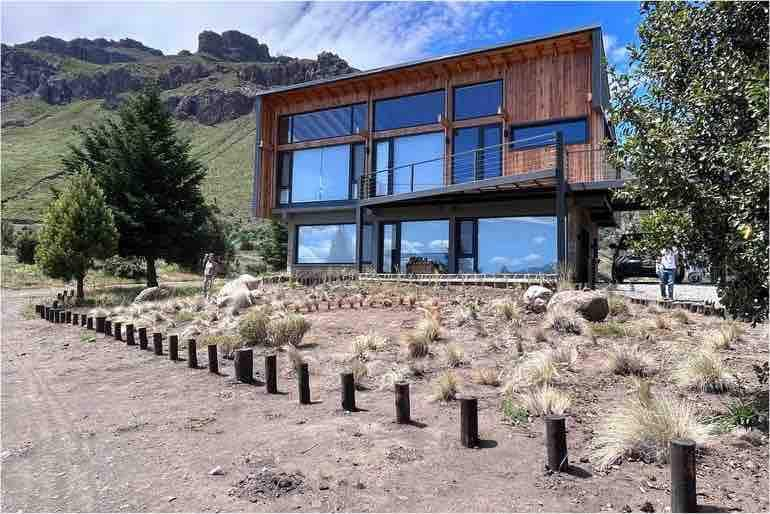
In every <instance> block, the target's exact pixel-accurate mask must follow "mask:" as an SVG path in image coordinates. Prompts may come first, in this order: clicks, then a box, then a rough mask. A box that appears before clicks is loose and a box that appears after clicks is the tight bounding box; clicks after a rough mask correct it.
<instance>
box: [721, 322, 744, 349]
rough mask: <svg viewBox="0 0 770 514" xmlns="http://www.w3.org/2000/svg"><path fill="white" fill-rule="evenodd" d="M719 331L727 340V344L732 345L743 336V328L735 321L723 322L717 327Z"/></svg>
mask: <svg viewBox="0 0 770 514" xmlns="http://www.w3.org/2000/svg"><path fill="white" fill-rule="evenodd" d="M719 331H720V332H721V333H722V335H723V336H724V338H725V339H726V340H727V344H728V345H729V344H730V343H734V342H735V341H737V340H738V339H740V338H741V336H742V335H743V327H742V326H741V325H740V323H738V322H737V321H724V322H722V324H721V325H719Z"/></svg>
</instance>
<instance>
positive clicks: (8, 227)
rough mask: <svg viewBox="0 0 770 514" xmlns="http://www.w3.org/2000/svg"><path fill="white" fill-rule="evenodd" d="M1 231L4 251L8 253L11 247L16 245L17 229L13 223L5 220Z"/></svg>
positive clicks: (0, 228)
mask: <svg viewBox="0 0 770 514" xmlns="http://www.w3.org/2000/svg"><path fill="white" fill-rule="evenodd" d="M0 231H2V245H3V246H2V252H3V253H6V252H7V251H8V249H9V248H13V247H14V243H15V242H16V230H15V229H14V228H13V223H11V222H10V221H8V220H3V221H2V227H0Z"/></svg>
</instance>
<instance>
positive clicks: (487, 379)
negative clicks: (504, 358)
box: [473, 368, 500, 387]
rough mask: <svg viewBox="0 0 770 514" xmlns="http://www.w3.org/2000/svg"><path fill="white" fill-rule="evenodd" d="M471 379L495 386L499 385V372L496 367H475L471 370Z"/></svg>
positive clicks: (478, 382)
mask: <svg viewBox="0 0 770 514" xmlns="http://www.w3.org/2000/svg"><path fill="white" fill-rule="evenodd" d="M473 381H474V382H475V383H477V384H481V385H489V386H495V387H497V386H499V385H500V372H499V371H498V370H497V369H496V368H476V369H474V370H473Z"/></svg>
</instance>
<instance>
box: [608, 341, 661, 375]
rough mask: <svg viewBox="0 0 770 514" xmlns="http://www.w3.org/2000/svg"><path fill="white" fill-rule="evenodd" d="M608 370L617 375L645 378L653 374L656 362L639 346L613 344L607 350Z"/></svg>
mask: <svg viewBox="0 0 770 514" xmlns="http://www.w3.org/2000/svg"><path fill="white" fill-rule="evenodd" d="M606 363H607V368H608V369H609V370H610V371H612V372H613V373H615V374H616V375H636V376H640V377H644V376H647V375H650V374H652V373H653V369H654V365H655V361H654V359H653V358H652V356H651V355H650V354H648V353H647V352H645V351H644V350H642V349H640V348H639V345H630V344H617V343H615V344H613V345H612V346H611V347H610V349H609V350H607V361H606Z"/></svg>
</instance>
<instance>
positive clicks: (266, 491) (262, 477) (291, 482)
mask: <svg viewBox="0 0 770 514" xmlns="http://www.w3.org/2000/svg"><path fill="white" fill-rule="evenodd" d="M304 486H305V476H304V475H303V474H302V473H286V472H284V471H274V470H272V469H269V468H262V469H261V470H260V471H259V472H257V473H250V474H248V475H246V477H245V478H243V479H241V480H240V481H238V483H237V484H235V486H234V487H233V488H232V489H231V490H230V493H229V494H230V496H237V497H238V498H246V499H248V500H249V501H250V502H252V503H258V502H266V501H272V500H275V499H277V498H281V497H282V496H286V495H289V494H304V492H305V487H304Z"/></svg>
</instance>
